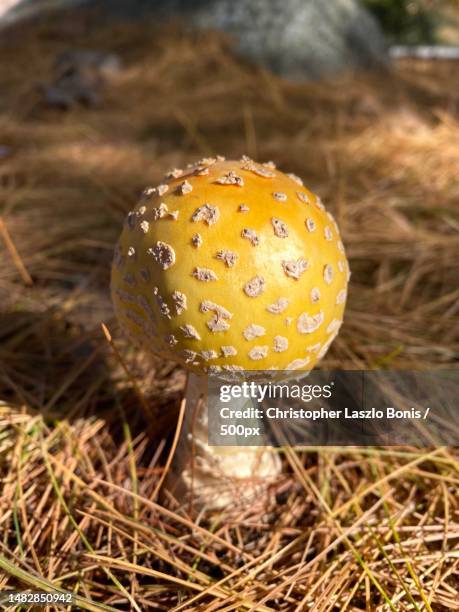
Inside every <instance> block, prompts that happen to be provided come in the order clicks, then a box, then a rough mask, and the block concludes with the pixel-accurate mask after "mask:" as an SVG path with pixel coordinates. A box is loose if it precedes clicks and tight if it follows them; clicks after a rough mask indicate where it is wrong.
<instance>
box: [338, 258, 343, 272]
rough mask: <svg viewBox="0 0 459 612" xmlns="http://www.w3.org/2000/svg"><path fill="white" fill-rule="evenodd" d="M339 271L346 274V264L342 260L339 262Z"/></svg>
mask: <svg viewBox="0 0 459 612" xmlns="http://www.w3.org/2000/svg"><path fill="white" fill-rule="evenodd" d="M338 270H339V271H340V272H344V263H343V262H342V261H341V260H339V261H338Z"/></svg>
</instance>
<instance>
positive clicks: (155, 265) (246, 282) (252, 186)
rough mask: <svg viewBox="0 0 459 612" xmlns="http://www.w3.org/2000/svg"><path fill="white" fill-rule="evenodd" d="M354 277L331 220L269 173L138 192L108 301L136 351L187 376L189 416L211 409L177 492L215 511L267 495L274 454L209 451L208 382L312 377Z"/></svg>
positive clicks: (176, 181) (183, 463) (197, 167)
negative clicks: (264, 374) (262, 374)
mask: <svg viewBox="0 0 459 612" xmlns="http://www.w3.org/2000/svg"><path fill="white" fill-rule="evenodd" d="M349 274H350V273H349V266H348V263H347V260H346V256H345V252H344V247H343V244H342V242H341V239H340V235H339V231H338V227H337V224H336V222H335V220H334V219H333V217H332V215H331V214H330V213H329V212H327V211H326V210H325V208H324V206H323V204H322V203H321V201H320V199H319V198H318V197H317V196H315V195H313V194H312V193H311V192H310V191H309V190H308V189H307V188H306V187H304V185H303V183H302V181H301V179H299V178H298V177H296V176H294V175H292V174H289V175H286V174H283V173H282V172H280V171H278V170H277V169H276V168H275V166H274V164H272V163H268V164H258V163H255V162H253V161H252V160H250V159H248V158H246V157H244V158H243V159H242V160H240V161H225V160H224V158H221V157H219V158H217V159H214V158H211V159H203V160H201V161H199V162H197V163H196V164H194V165H191V166H189V167H188V168H187V169H186V170H184V171H182V170H173V171H172V172H170V173H169V174H168V175H167V177H166V178H165V180H164V182H163V183H162V184H161V185H159V186H157V187H155V188H150V189H147V190H146V191H145V192H144V194H143V196H142V198H141V200H140V202H139V203H138V205H137V206H136V208H135V209H134V210H133V211H132V212H130V213H129V214H128V216H127V219H126V223H125V226H124V229H123V232H122V235H121V238H120V240H119V243H118V245H117V247H116V250H115V257H114V263H113V270H112V297H113V303H114V307H115V312H116V315H117V317H118V320H119V322H120V324H121V327H122V329H123V330H124V331H125V332H126V333H127V335H128V336H129V337H130V338H131V339H132V340H133V341H134V342H136V343H137V344H138V345H141V346H142V347H143V348H144V349H145V351H147V352H149V353H154V354H156V355H160V356H163V357H164V358H168V359H174V360H176V361H179V362H180V363H181V364H183V366H184V367H185V368H186V369H187V370H188V372H189V375H188V376H189V378H188V385H187V411H188V414H191V409H192V407H194V408H196V406H197V404H198V403H199V402H198V399H199V396H201V398H203V399H204V401H201V405H202V406H201V409H200V410H199V413H198V415H197V418H195V419H194V420H193V422H192V423H191V420H192V419H191V418H189V419H188V421H187V423H186V424H185V428H188V431H187V433H188V437H187V438H185V439H184V440H182V442H181V443H180V445H179V448H178V449H177V454H178V455H179V456H181V459H179V460H178V462H176V465H175V473H176V474H178V477H179V480H180V481H181V489H182V491H185V492H187V490H189V489H190V488H191V487H193V494H194V496H195V497H196V498H199V499H201V501H202V503H205V504H206V505H208V506H211V507H220V506H222V505H225V504H226V503H228V502H229V501H230V500H232V502H234V500H235V499H237V496H239V497H240V498H242V499H245V500H247V499H248V498H250V497H253V496H254V495H258V493H259V492H260V491H263V490H266V488H267V485H268V484H270V483H272V482H273V480H274V479H275V477H276V476H277V475H278V474H279V471H280V463H279V459H278V456H277V455H276V454H275V453H273V452H272V450H271V449H267V448H261V449H260V448H257V447H243V448H234V447H210V446H208V444H207V430H206V427H207V420H206V418H207V414H206V412H207V411H206V409H205V395H206V394H205V389H206V376H205V375H209V374H210V375H215V376H224V375H228V374H229V373H234V372H244V371H253V370H300V371H309V370H311V369H312V368H313V367H314V365H315V364H316V363H317V362H318V360H320V359H321V358H322V357H323V356H324V355H325V353H326V351H327V350H328V348H329V346H330V344H331V343H332V342H333V339H334V338H335V337H336V335H337V334H338V331H339V328H340V326H341V323H342V319H343V312H344V307H345V302H346V290H347V284H348V280H349ZM190 428H193V436H194V438H193V440H192V441H190V437H191V436H190V435H189V434H190V432H189V430H190ZM190 444H192V446H193V450H194V452H195V458H194V459H193V461H191V459H190V455H187V454H186V452H185V447H186V446H187V445H188V451H187V452H189V445H190Z"/></svg>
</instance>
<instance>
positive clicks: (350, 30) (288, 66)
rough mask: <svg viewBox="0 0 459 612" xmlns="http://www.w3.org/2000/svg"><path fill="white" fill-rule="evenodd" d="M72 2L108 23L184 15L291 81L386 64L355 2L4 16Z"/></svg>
mask: <svg viewBox="0 0 459 612" xmlns="http://www.w3.org/2000/svg"><path fill="white" fill-rule="evenodd" d="M1 1H2V0H0V6H1ZM8 2H10V3H11V0H8ZM75 3H78V4H81V5H86V6H89V5H90V6H91V7H92V8H94V7H97V8H99V9H100V11H102V12H103V15H105V16H106V17H107V18H108V17H112V16H115V17H121V18H125V19H126V18H128V19H143V18H145V17H148V16H152V17H154V18H156V19H158V20H159V19H168V18H175V17H177V16H179V17H181V18H182V19H183V21H184V23H186V24H187V25H189V26H191V27H194V28H199V29H210V30H221V31H223V32H225V33H227V34H229V35H230V36H231V37H232V38H233V39H234V42H235V45H236V48H237V49H238V51H239V52H240V53H241V55H242V56H243V57H246V58H248V59H249V60H251V61H253V62H255V63H256V64H259V65H262V66H265V67H267V68H269V69H271V70H273V71H274V72H276V73H278V74H281V75H283V76H287V77H291V78H303V77H309V78H320V77H323V76H329V75H333V74H336V73H339V72H343V71H347V70H353V69H359V68H368V67H373V66H375V65H382V64H384V63H385V62H386V59H387V53H386V45H385V41H384V37H383V35H382V33H381V30H380V28H379V26H378V24H377V23H376V21H375V20H374V19H373V18H372V17H371V16H370V15H369V13H368V12H367V11H366V10H365V9H364V8H363V7H362V6H361V5H359V3H358V1H357V0H91V2H88V1H87V0H80V1H79V0H33V2H30V0H22V1H21V2H18V3H17V6H14V7H13V8H12V9H10V11H9V12H7V13H6V15H5V17H4V18H6V19H11V18H12V16H13V17H14V14H15V13H16V15H20V14H21V12H22V14H30V11H33V12H35V13H36V12H37V11H40V10H41V9H40V6H43V7H44V9H45V8H47V7H53V8H56V7H58V6H69V5H73V4H75ZM44 9H43V10H44ZM103 21H104V19H102V20H101V22H103Z"/></svg>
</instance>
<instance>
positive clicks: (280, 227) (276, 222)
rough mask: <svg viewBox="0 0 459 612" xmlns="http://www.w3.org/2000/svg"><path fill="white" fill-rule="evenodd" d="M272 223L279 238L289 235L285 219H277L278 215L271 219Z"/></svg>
mask: <svg viewBox="0 0 459 612" xmlns="http://www.w3.org/2000/svg"><path fill="white" fill-rule="evenodd" d="M271 223H272V226H273V229H274V233H275V235H276V236H277V237H278V238H287V237H288V228H287V225H286V224H285V223H284V222H283V221H281V220H280V219H277V218H276V217H273V218H272V219H271Z"/></svg>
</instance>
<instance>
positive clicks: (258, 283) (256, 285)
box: [244, 276, 266, 297]
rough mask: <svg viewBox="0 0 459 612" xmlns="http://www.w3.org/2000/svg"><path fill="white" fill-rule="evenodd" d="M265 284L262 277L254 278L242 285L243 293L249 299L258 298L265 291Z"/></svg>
mask: <svg viewBox="0 0 459 612" xmlns="http://www.w3.org/2000/svg"><path fill="white" fill-rule="evenodd" d="M265 287H266V283H265V279H264V278H263V277H262V276H254V277H253V278H252V279H251V280H249V282H248V283H246V284H245V285H244V292H245V294H246V295H248V296H249V297H258V296H259V295H261V294H262V293H263V291H264V290H265Z"/></svg>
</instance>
